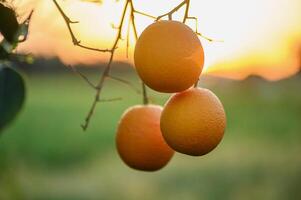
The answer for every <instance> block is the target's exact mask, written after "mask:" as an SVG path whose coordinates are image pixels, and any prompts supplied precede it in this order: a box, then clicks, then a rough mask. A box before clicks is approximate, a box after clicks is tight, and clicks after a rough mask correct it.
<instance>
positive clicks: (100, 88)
mask: <svg viewBox="0 0 301 200" xmlns="http://www.w3.org/2000/svg"><path fill="white" fill-rule="evenodd" d="M128 4H129V0H127V1H126V3H125V5H124V8H123V11H122V16H121V20H120V24H119V26H118V32H117V36H116V39H115V42H114V44H113V46H112V48H111V51H110V53H111V55H110V59H109V62H108V64H107V66H106V68H105V70H104V72H103V73H102V75H101V76H100V78H99V82H98V84H97V89H96V94H95V98H94V101H93V102H92V105H91V108H90V110H89V112H88V114H87V116H86V118H85V122H84V124H82V125H81V127H82V128H83V130H84V131H85V130H87V128H88V126H89V123H90V120H91V117H92V115H93V113H94V111H95V107H96V104H97V102H99V97H100V93H101V91H102V88H103V85H104V82H105V79H106V77H108V76H109V73H110V69H111V65H112V61H113V58H114V53H115V50H116V47H117V44H118V42H119V40H120V39H121V32H122V27H123V23H124V18H125V14H126V11H127V8H128Z"/></svg>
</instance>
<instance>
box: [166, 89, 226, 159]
mask: <svg viewBox="0 0 301 200" xmlns="http://www.w3.org/2000/svg"><path fill="white" fill-rule="evenodd" d="M225 127H226V116H225V112H224V108H223V105H222V104H221V102H220V101H219V99H218V98H217V96H215V94H213V93H212V92H211V91H209V90H207V89H201V88H192V89H189V90H186V91H184V92H181V93H177V94H175V95H173V96H172V97H171V98H170V99H169V100H168V102H167V103H166V105H165V107H164V109H163V112H162V115H161V131H162V134H163V137H164V139H165V141H166V142H167V144H168V145H169V146H170V147H171V148H173V149H174V150H175V151H178V152H180V153H184V154H188V155H192V156H201V155H204V154H207V153H209V152H210V151H212V150H213V149H214V148H215V147H216V146H217V145H218V144H219V142H220V141H221V139H222V138H223V135H224V131H225Z"/></svg>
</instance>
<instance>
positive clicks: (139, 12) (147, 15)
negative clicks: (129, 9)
mask: <svg viewBox="0 0 301 200" xmlns="http://www.w3.org/2000/svg"><path fill="white" fill-rule="evenodd" d="M133 13H137V14H139V15H143V16H145V17H149V18H152V19H157V18H158V17H155V16H153V15H150V14H147V13H145V12H141V11H138V10H133Z"/></svg>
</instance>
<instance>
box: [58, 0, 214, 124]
mask: <svg viewBox="0 0 301 200" xmlns="http://www.w3.org/2000/svg"><path fill="white" fill-rule="evenodd" d="M53 2H54V4H55V5H56V7H57V9H58V10H59V12H60V14H61V15H62V17H63V19H64V21H65V23H66V25H67V28H68V30H69V33H70V36H71V39H72V42H73V44H74V45H76V46H79V47H82V48H84V49H88V50H93V51H99V52H108V53H110V57H109V61H108V63H107V66H106V67H105V69H104V71H103V73H102V74H101V75H100V77H99V80H98V84H97V85H94V84H93V83H92V82H91V81H90V80H89V79H88V78H87V77H86V76H85V75H84V74H82V73H81V72H79V71H76V69H75V68H73V69H74V70H75V71H76V72H77V73H78V74H79V75H80V76H81V77H82V78H83V79H84V80H85V81H86V82H87V83H88V84H89V85H90V86H91V87H93V88H94V89H95V90H96V93H95V98H94V100H93V102H92V104H91V107H90V110H89V112H88V113H87V116H86V118H85V121H84V123H83V124H82V125H81V127H82V128H83V130H86V129H87V128H88V126H89V123H90V120H91V117H92V116H93V114H94V111H95V108H96V105H97V103H98V102H104V101H114V100H116V99H120V98H115V99H100V94H101V91H102V89H103V87H104V83H105V80H106V78H111V79H114V80H117V81H120V82H122V83H124V84H127V85H128V86H131V87H132V88H134V87H133V85H132V84H131V83H130V82H128V81H125V80H123V79H120V78H117V77H114V76H111V75H110V69H111V65H112V62H113V58H114V53H115V50H116V49H117V47H118V43H119V41H120V40H122V35H121V32H122V29H123V25H124V20H125V16H126V13H127V10H128V8H129V9H130V15H129V26H128V32H127V38H126V39H127V44H126V45H127V53H128V48H129V34H130V25H131V26H132V28H133V33H134V37H135V39H136V41H137V39H138V33H137V28H136V23H135V14H140V15H143V16H146V17H149V18H152V19H155V21H158V20H160V19H161V18H163V17H166V16H167V17H168V19H170V20H171V19H172V15H173V14H174V13H175V12H177V11H178V10H179V9H180V8H182V7H183V6H184V5H186V8H185V13H184V17H183V22H184V23H185V22H186V20H187V19H195V20H196V21H197V18H193V17H189V6H190V0H183V1H182V2H181V3H180V4H179V5H177V6H176V7H175V8H173V9H172V10H170V11H169V12H167V13H165V14H163V15H160V16H158V17H155V16H152V15H150V14H147V13H144V12H141V11H138V10H135V8H134V5H133V0H126V2H125V5H124V8H123V11H122V15H121V20H120V23H119V26H114V25H112V27H113V28H114V29H116V30H117V34H116V38H115V41H114V43H113V46H112V48H111V49H97V48H92V47H87V46H84V45H81V44H80V41H78V40H77V39H76V37H75V35H74V33H73V31H72V28H71V24H73V23H78V22H75V21H71V20H70V19H69V18H68V17H67V15H66V14H65V13H64V11H63V10H62V9H61V7H60V5H59V4H58V3H57V1H56V0H53ZM196 34H198V35H199V36H201V37H204V38H206V39H207V40H209V41H213V40H212V39H210V38H207V37H205V36H203V35H202V34H201V33H199V32H198V30H197V22H196ZM196 85H197V83H196ZM135 90H136V89H135ZM137 91H138V90H137ZM139 92H140V91H139ZM142 94H143V103H144V104H148V103H149V98H148V96H147V89H146V86H145V84H144V83H143V82H142Z"/></svg>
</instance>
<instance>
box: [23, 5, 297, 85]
mask: <svg viewBox="0 0 301 200" xmlns="http://www.w3.org/2000/svg"><path fill="white" fill-rule="evenodd" d="M30 2H33V1H30ZM179 2H180V1H172V2H164V4H163V5H164V6H162V1H161V0H160V1H159V0H152V1H135V0H134V4H135V6H136V9H138V10H141V11H143V12H146V13H150V14H152V15H154V16H158V15H160V14H162V13H164V12H166V11H168V10H170V9H171V8H173V7H174V6H175V5H177V4H178V3H179ZM60 3H61V4H62V7H63V8H64V10H65V11H66V13H68V15H69V16H70V18H71V19H72V20H75V21H79V22H80V23H78V24H74V25H73V28H74V30H75V33H76V35H77V37H78V38H79V39H80V40H81V41H82V42H83V43H85V44H87V45H90V46H95V47H97V48H110V47H111V45H112V42H113V40H114V37H115V34H116V30H114V28H112V27H114V26H116V25H117V24H118V22H119V18H120V14H121V9H122V7H123V3H124V1H119V2H116V1H115V0H104V1H102V3H89V2H84V1H78V0H68V1H60ZM36 4H37V5H36V11H35V15H34V19H33V22H32V24H33V25H32V28H31V37H30V39H29V41H28V42H27V44H24V45H23V46H22V47H21V49H22V50H25V51H29V52H32V53H34V54H37V55H41V56H59V57H60V58H61V59H62V60H63V62H65V63H71V64H74V63H86V64H92V63H95V62H105V61H106V60H105V59H107V55H103V54H99V53H95V52H91V51H87V50H82V49H80V48H76V47H74V46H73V45H72V42H71V38H70V36H69V33H68V31H67V28H66V26H65V24H64V21H63V20H62V18H61V16H60V15H59V13H58V12H57V10H56V9H55V7H54V5H53V3H52V1H36ZM300 10H301V2H300V0H278V1H277V3H275V1H274V0H227V1H220V0H211V1H197V0H192V1H191V10H190V13H191V16H195V17H197V18H198V29H199V31H200V32H201V33H202V34H204V35H205V36H208V37H210V38H213V39H216V40H223V42H218V41H217V42H208V41H206V40H205V39H202V38H201V40H202V43H203V45H204V49H205V54H206V55H205V56H206V57H205V58H206V59H205V73H208V74H215V75H218V76H225V77H230V78H236V79H242V78H245V77H247V76H248V75H250V74H257V75H261V76H263V77H265V78H267V79H270V80H276V79H280V78H283V77H286V76H290V75H292V74H294V73H295V72H296V71H297V70H298V69H299V68H298V67H299V66H298V63H297V62H296V53H295V52H294V51H295V50H294V49H295V48H294V47H295V46H296V44H295V43H296V42H297V41H300V38H301V26H299V24H300V22H301V12H299V11H300ZM182 14H183V10H179V12H178V13H177V16H176V18H175V19H177V17H181V15H182ZM152 21H153V20H152V19H149V18H147V17H144V16H139V15H137V16H136V22H137V26H138V32H139V33H141V32H142V30H143V29H144V28H145V27H146V26H147V25H149V24H150V23H152ZM187 24H188V25H189V26H190V27H191V28H192V29H195V27H196V24H195V22H194V21H193V20H189V21H188V22H187ZM125 31H126V30H124V34H125ZM41 40H42V41H43V42H41ZM300 46H301V44H300ZM133 48H134V38H133V35H131V47H130V49H131V51H130V58H129V59H127V58H126V56H125V42H124V41H122V42H121V46H120V47H119V48H118V51H117V54H116V57H115V58H116V59H117V60H121V61H128V62H132V56H133V55H132V54H133V51H132V50H133ZM33 49H34V50H33Z"/></svg>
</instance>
